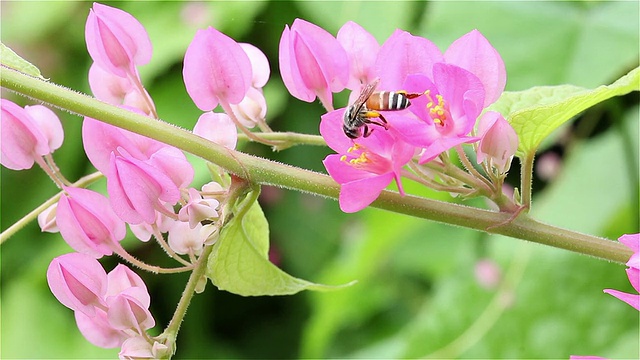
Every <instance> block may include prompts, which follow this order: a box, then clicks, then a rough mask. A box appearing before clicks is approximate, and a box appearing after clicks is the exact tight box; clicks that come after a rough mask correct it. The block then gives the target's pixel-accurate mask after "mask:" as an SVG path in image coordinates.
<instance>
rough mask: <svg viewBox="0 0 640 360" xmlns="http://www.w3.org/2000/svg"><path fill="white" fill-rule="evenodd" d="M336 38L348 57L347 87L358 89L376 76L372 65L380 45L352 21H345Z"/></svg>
mask: <svg viewBox="0 0 640 360" xmlns="http://www.w3.org/2000/svg"><path fill="white" fill-rule="evenodd" d="M336 38H337V39H338V42H339V43H340V45H342V47H343V48H344V50H345V51H346V52H347V57H348V58H349V74H350V75H349V82H348V83H347V88H348V89H351V90H354V91H356V90H360V88H361V86H362V84H369V83H371V82H372V81H373V80H374V79H375V78H376V75H375V72H374V65H375V62H376V57H377V56H378V51H379V50H380V45H379V44H378V41H377V40H376V38H374V37H373V35H371V34H370V33H368V32H367V31H366V30H365V29H364V28H363V27H362V26H360V25H358V24H356V23H354V22H353V21H347V22H346V23H345V24H344V25H343V26H342V27H341V28H340V30H339V31H338V35H337V36H336Z"/></svg>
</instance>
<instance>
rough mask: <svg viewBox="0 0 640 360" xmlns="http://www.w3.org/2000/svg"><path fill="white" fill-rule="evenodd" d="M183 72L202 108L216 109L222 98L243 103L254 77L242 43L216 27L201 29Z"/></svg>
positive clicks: (194, 40)
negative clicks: (239, 43)
mask: <svg viewBox="0 0 640 360" xmlns="http://www.w3.org/2000/svg"><path fill="white" fill-rule="evenodd" d="M182 75H183V77H184V84H185V86H186V88H187V92H188V93H189V96H190V97H191V99H192V100H193V102H194V103H195V104H196V106H197V107H198V108H199V109H200V110H202V111H211V110H213V109H214V108H215V107H216V106H218V103H219V102H221V101H222V102H226V103H229V104H237V103H239V102H240V101H242V99H243V98H244V97H245V95H246V94H247V90H248V89H249V86H250V85H251V79H252V77H253V74H252V70H251V61H250V60H249V57H248V56H247V54H246V53H245V52H244V50H242V47H240V45H238V43H237V42H235V41H234V40H233V39H231V38H230V37H228V36H226V35H225V34H223V33H221V32H219V31H218V30H216V29H214V28H212V27H208V28H207V29H206V30H198V32H197V33H196V35H195V37H194V38H193V41H192V42H191V44H189V47H188V48H187V52H186V54H185V55H184V69H183V71H182Z"/></svg>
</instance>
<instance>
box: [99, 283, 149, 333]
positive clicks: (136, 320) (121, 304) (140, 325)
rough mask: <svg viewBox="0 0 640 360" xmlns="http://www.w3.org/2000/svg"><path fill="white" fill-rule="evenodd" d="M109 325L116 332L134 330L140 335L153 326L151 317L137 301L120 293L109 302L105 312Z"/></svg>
mask: <svg viewBox="0 0 640 360" xmlns="http://www.w3.org/2000/svg"><path fill="white" fill-rule="evenodd" d="M107 319H108V320H109V324H110V325H111V326H112V327H113V328H114V329H117V330H134V331H136V332H137V333H138V334H142V333H143V332H144V330H147V329H150V328H152V327H153V326H154V325H155V320H154V319H153V316H152V315H151V313H150V312H149V310H147V308H146V307H145V306H144V305H143V304H141V303H140V302H139V301H138V300H137V299H135V298H133V297H131V296H129V295H127V293H126V292H125V293H121V294H119V295H116V296H115V297H113V298H112V299H111V301H110V302H109V309H108V310H107Z"/></svg>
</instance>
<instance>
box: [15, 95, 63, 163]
mask: <svg viewBox="0 0 640 360" xmlns="http://www.w3.org/2000/svg"><path fill="white" fill-rule="evenodd" d="M24 110H25V111H26V112H27V114H29V116H31V119H33V121H34V122H35V124H36V125H37V126H38V129H39V130H40V131H41V132H42V134H43V135H44V137H45V138H46V139H47V143H48V145H49V149H50V151H51V152H53V151H54V150H56V149H58V148H60V146H61V145H62V141H63V140H64V130H63V129H62V123H61V122H60V119H59V118H58V115H56V114H55V113H54V112H53V111H51V110H50V109H49V108H48V107H45V106H42V105H33V106H25V107H24Z"/></svg>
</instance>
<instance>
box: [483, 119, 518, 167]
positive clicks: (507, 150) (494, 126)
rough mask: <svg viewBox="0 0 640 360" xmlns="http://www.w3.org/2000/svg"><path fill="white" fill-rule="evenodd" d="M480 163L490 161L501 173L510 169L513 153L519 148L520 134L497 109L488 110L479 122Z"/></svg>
mask: <svg viewBox="0 0 640 360" xmlns="http://www.w3.org/2000/svg"><path fill="white" fill-rule="evenodd" d="M478 135H479V136H480V137H481V139H480V142H479V143H478V158H477V161H478V164H480V163H481V162H483V161H488V162H489V165H491V166H493V167H495V168H496V169H497V170H498V171H499V172H500V173H501V174H503V173H505V172H507V171H509V167H510V166H511V160H512V159H513V155H514V154H515V153H516V150H518V135H517V134H516V132H515V130H513V128H512V127H511V125H510V124H509V123H508V122H507V121H506V120H505V119H504V118H503V117H502V115H501V114H500V113H498V112H495V111H487V112H486V113H485V114H484V115H482V118H480V122H479V124H478Z"/></svg>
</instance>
